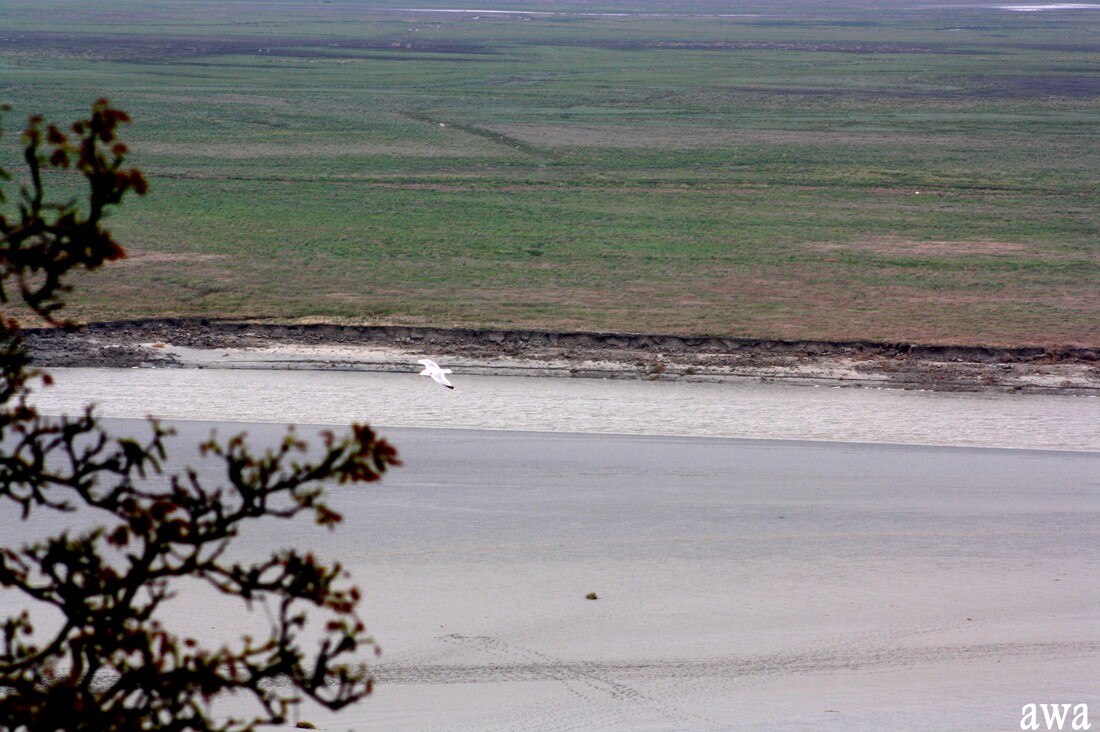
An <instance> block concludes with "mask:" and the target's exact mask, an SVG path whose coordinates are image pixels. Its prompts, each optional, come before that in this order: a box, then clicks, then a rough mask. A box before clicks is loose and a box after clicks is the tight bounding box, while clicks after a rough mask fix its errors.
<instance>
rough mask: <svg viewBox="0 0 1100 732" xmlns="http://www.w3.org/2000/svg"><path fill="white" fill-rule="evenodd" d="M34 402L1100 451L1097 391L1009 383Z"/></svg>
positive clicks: (306, 419) (161, 385)
mask: <svg viewBox="0 0 1100 732" xmlns="http://www.w3.org/2000/svg"><path fill="white" fill-rule="evenodd" d="M51 374H52V375H53V376H54V379H55V384H54V385H53V386H52V387H49V388H39V389H37V391H36V393H35V394H34V398H33V401H34V403H35V404H36V405H37V406H38V407H39V408H40V409H41V410H42V411H43V413H45V414H50V415H58V414H73V413H77V412H78V411H79V410H81V409H82V408H83V405H84V404H86V403H88V402H94V403H96V404H97V405H98V413H99V414H100V415H101V416H105V417H123V418H135V417H138V418H140V417H145V416H149V415H152V416H156V417H159V418H163V419H190V420H209V421H216V422H274V423H282V424H287V423H295V424H349V423H351V422H369V423H371V424H372V425H375V426H379V427H387V426H389V427H440V428H457V429H507V430H521V431H542V432H582V433H584V432H587V433H617V434H645V435H684V436H705V437H737V438H756V439H786V440H819V441H838V442H874V443H890V444H920V445H965V446H974V447H1007V448H1033V449H1054V450H1085V451H1100V399H1098V398H1097V397H1095V396H1062V395H1036V394H1002V393H947V392H930V391H905V390H897V389H868V388H862V389H860V388H833V387H814V386H808V385H801V384H800V385H788V384H779V383H760V382H755V381H753V382H749V381H730V382H724V383H700V382H675V381H634V380H607V379H576V378H565V377H522V376H478V375H464V374H457V375H454V376H453V377H452V378H453V381H454V383H455V384H456V389H455V390H454V391H449V390H447V389H444V388H442V387H440V386H439V385H438V384H435V383H434V382H432V381H430V380H428V379H426V378H417V377H416V372H415V371H410V373H409V374H394V373H371V372H361V371H354V372H353V371H304V370H286V371H279V370H238V369H85V368H73V369H64V368H58V369H52V370H51Z"/></svg>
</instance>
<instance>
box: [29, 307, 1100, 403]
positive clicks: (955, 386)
mask: <svg viewBox="0 0 1100 732" xmlns="http://www.w3.org/2000/svg"><path fill="white" fill-rule="evenodd" d="M23 335H24V338H25V340H26V343H27V347H28V350H29V352H30V355H31V359H32V363H33V364H34V365H35V366H39V367H46V368H48V367H65V366H69V367H106V368H135V367H139V368H243V369H303V370H355V371H380V372H397V371H408V370H410V369H412V368H418V367H417V365H416V360H417V359H418V358H423V357H431V358H434V359H435V360H437V361H446V362H447V363H446V364H445V365H447V366H449V367H451V368H454V369H456V370H459V369H460V370H461V371H462V372H464V373H474V374H494V375H501V376H504V375H509V376H568V377H576V378H613V379H645V380H654V381H657V380H677V381H735V380H757V381H764V382H784V383H802V384H814V385H826V384H827V385H832V386H848V387H877V388H893V389H924V390H933V391H954V392H975V391H995V392H1019V393H1047V394H1050V393H1059V394H1087V395H1100V349H1097V348H1075V347H1065V348H1041V347H1021V348H998V347H968V346H939V345H921V344H889V343H874V342H861V341H846V342H823V341H774V340H762V339H745V338H714V337H685V336H675V335H660V334H620V333H593V332H582V333H554V332H545V331H520V330H490V329H445V328H426V327H409V326H345V325H330V324H300V325H279V324H270V323H257V322H249V321H220V320H208V319H157V320H132V321H115V322H106V323H89V324H87V325H84V326H82V327H81V328H79V329H76V330H62V329H59V328H26V329H24V330H23Z"/></svg>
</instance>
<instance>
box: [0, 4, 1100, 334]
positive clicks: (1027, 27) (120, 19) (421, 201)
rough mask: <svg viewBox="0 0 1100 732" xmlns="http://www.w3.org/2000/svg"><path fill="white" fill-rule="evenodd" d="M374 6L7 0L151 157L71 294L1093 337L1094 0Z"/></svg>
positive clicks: (61, 92)
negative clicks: (115, 245) (114, 109)
mask: <svg viewBox="0 0 1100 732" xmlns="http://www.w3.org/2000/svg"><path fill="white" fill-rule="evenodd" d="M400 4H401V3H392V4H389V5H394V6H397V5H400ZM386 5H387V3H383V2H379V1H376V0H370V1H367V2H360V1H358V0H331V2H329V1H327V0H325V1H320V0H317V1H311V2H290V1H288V2H280V1H278V0H260V1H259V2H228V1H226V2H214V1H213V0H116V1H115V2H111V3H109V4H108V3H90V2H83V1H82V2H76V1H75V0H58V1H57V2H51V3H48V4H47V3H41V2H39V1H38V0H34V1H33V2H32V1H31V0H0V9H2V11H3V12H2V18H3V27H2V28H0V99H2V100H3V101H6V102H8V103H9V104H11V105H13V107H14V111H13V112H11V113H9V114H8V115H7V117H6V118H5V126H6V127H7V128H8V131H9V135H7V136H6V137H5V138H4V143H5V144H4V146H3V147H4V151H3V156H4V158H3V161H4V165H5V167H8V168H10V169H13V170H14V169H17V168H18V165H17V164H16V163H17V162H18V161H17V158H16V156H17V152H18V151H17V150H16V138H17V135H15V134H13V133H14V132H15V131H16V130H17V129H18V128H19V126H20V125H21V123H22V121H23V119H24V118H25V117H26V115H28V114H30V113H32V112H44V113H46V114H47V116H49V117H50V118H52V119H56V120H59V121H60V120H71V119H74V118H76V117H77V116H80V115H82V114H83V113H85V112H86V110H87V109H88V107H89V105H90V103H91V101H92V100H93V99H94V98H95V97H98V96H107V97H109V98H110V99H111V100H112V102H114V103H115V104H116V105H118V106H120V107H122V108H123V109H126V110H127V111H129V112H130V113H131V114H132V116H133V117H134V120H135V122H134V124H133V125H132V127H131V128H130V129H129V130H128V131H127V132H126V136H127V138H128V140H129V141H130V142H131V146H132V148H133V150H134V155H133V161H134V162H135V163H136V164H138V165H139V166H140V167H142V169H143V170H145V171H146V172H147V174H148V176H149V178H150V183H151V186H152V191H151V193H150V195H149V196H147V197H146V198H144V199H137V198H134V199H131V200H129V201H128V202H127V204H126V205H125V206H124V207H123V209H122V210H120V211H119V212H118V213H117V214H116V215H115V217H114V218H113V220H112V223H113V228H114V230H115V231H116V233H117V234H118V235H119V236H120V238H121V239H122V241H123V242H124V243H125V244H126V245H127V246H128V250H129V252H130V254H131V257H130V258H129V259H128V260H126V261H125V262H123V263H120V264H118V265H116V266H112V267H109V268H108V269H106V270H104V271H103V272H100V273H96V274H95V275H94V276H93V277H92V278H90V279H86V280H85V279H82V280H81V283H80V284H81V285H86V286H82V287H81V289H80V290H79V292H78V294H77V295H75V296H74V298H73V308H72V314H74V315H76V316H77V317H79V318H82V319H88V320H92V319H96V320H98V319H114V318H130V317H143V316H169V315H173V316H174V315H184V316H234V317H262V318H272V319H278V320H305V321H332V322H356V323H372V322H386V323H407V324H421V325H429V324H430V325H436V326H474V327H478V326H490V327H503V328H532V329H549V330H615V331H634V332H665V333H682V334H711V335H737V336H752V337H773V338H795V339H802V338H812V339H826V340H829V339H870V340H887V341H896V340H901V341H913V342H926V343H957V344H987V345H1022V344H1034V345H1054V344H1057V345H1089V346H1095V345H1100V208H1098V199H1097V193H1098V191H1100V145H1098V144H1097V143H1098V141H1100V53H1097V50H1098V44H1097V40H1096V39H1097V37H1098V36H1097V34H1098V32H1100V9H1097V10H1076V11H1055V10H1047V11H1039V12H1018V11H1012V10H1005V9H1002V8H998V7H995V6H993V5H990V6H988V7H977V6H975V5H973V4H959V5H958V6H957V7H949V6H940V7H938V8H937V9H928V8H927V6H925V5H922V6H920V7H918V6H917V5H916V4H915V3H914V4H912V5H907V4H904V3H894V4H877V3H876V4H874V6H875V7H872V5H871V4H864V3H859V4H856V3H851V4H844V3H839V2H819V3H809V2H806V3H804V4H801V5H800V4H798V3H796V2H791V3H788V4H779V5H777V4H774V3H768V4H764V3H755V4H754V3H752V2H743V3H741V4H738V5H731V4H729V3H722V4H717V3H709V2H707V0H700V1H699V2H694V3H675V4H673V3H671V2H669V3H664V4H661V3H658V2H651V3H649V4H646V3H637V2H634V3H623V2H611V1H608V2H599V1H598V0H573V1H570V0H556V1H555V0H549V1H548V2H546V3H539V4H537V8H538V10H539V11H540V12H537V13H536V12H530V11H532V10H533V9H534V4H533V3H530V2H524V3H518V2H513V3H508V2H501V3H488V4H485V3H478V4H476V5H475V6H474V7H476V8H481V9H482V10H481V11H479V12H427V11H424V12H414V11H411V10H393V9H386V8H385V7H383V6H386ZM433 5H434V6H436V7H449V8H450V9H451V10H456V9H461V8H464V7H467V6H463V5H460V4H452V5H450V6H446V5H444V4H443V3H439V2H436V3H429V4H428V5H418V6H416V7H419V8H428V7H432V6H433ZM107 8H109V9H107ZM486 8H489V9H497V10H508V9H514V10H524V11H528V12H526V13H524V12H513V13H490V12H485V11H484V9H486ZM627 8H629V12H626V11H625V10H624V9H627ZM920 8H923V9H920ZM670 9H673V10H675V11H676V12H675V14H671V15H670V14H664V15H662V14H659V12H660V11H669V10H670ZM624 12H625V14H621V13H624ZM719 13H720V14H721V15H719ZM9 198H10V196H9Z"/></svg>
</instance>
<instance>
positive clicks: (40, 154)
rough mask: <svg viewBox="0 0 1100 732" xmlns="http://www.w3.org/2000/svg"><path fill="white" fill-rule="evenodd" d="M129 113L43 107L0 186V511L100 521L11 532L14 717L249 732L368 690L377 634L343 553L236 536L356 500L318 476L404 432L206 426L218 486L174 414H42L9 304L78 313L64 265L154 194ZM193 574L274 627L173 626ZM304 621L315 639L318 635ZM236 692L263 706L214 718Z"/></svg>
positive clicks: (377, 451) (371, 461)
mask: <svg viewBox="0 0 1100 732" xmlns="http://www.w3.org/2000/svg"><path fill="white" fill-rule="evenodd" d="M127 122H129V118H128V116H127V115H126V114H125V113H124V112H122V111H120V110H118V109H115V108H113V107H111V106H110V104H109V103H108V102H107V101H106V100H102V99H101V100H99V101H98V102H96V103H95V104H94V105H93V107H92V112H91V116H90V117H89V118H87V119H82V120H80V121H78V122H76V123H75V124H73V125H72V126H71V127H70V128H68V130H67V131H63V130H62V129H61V128H59V127H57V126H55V125H50V124H46V123H45V122H44V120H43V119H42V118H40V117H31V118H30V121H29V124H28V126H27V128H26V130H25V131H24V132H23V136H22V141H21V142H22V144H21V147H22V150H23V158H24V160H25V162H26V166H27V170H26V182H25V183H24V184H23V185H21V186H20V187H19V191H18V196H17V197H16V200H15V201H14V206H13V205H12V204H11V203H10V202H9V201H7V200H6V199H4V198H3V190H2V188H0V204H3V206H2V208H0V301H2V302H3V303H4V304H5V305H6V306H7V308H6V312H7V313H8V314H5V315H3V316H2V317H0V512H3V513H7V514H8V515H9V516H10V515H12V513H13V512H18V514H19V516H20V517H21V519H22V521H24V522H35V521H36V520H39V521H40V520H41V519H42V518H43V514H44V513H58V512H60V513H67V512H71V513H73V514H74V515H79V516H81V517H82V518H88V517H91V518H92V519H94V520H93V521H91V523H90V525H92V526H94V528H91V529H84V530H80V529H70V530H66V531H63V532H61V533H59V534H58V535H55V536H44V537H42V538H40V539H38V540H37V541H33V542H32V543H29V544H23V545H20V546H7V545H6V543H5V540H4V537H2V536H0V599H3V598H8V599H11V598H13V597H14V598H18V602H19V607H20V608H21V609H18V610H16V611H9V610H7V609H6V608H11V606H12V604H14V603H12V604H9V603H7V602H4V603H3V604H0V729H10V730H34V731H35V732H37V731H39V730H42V731H47V730H89V731H91V730H94V731H96V732H107V731H109V730H119V731H122V730H249V729H253V728H254V727H255V726H257V725H260V724H266V723H277V722H281V721H283V720H285V719H286V717H287V715H288V713H289V712H290V711H291V708H292V706H293V705H294V704H295V703H297V702H298V701H300V700H301V698H302V697H303V696H304V697H308V698H310V699H313V700H315V701H317V702H319V703H320V704H322V705H324V706H326V707H328V708H330V709H338V708H341V707H343V706H345V705H347V704H350V703H352V702H355V701H357V700H359V699H361V698H362V697H364V696H366V695H367V694H369V693H370V691H371V680H370V677H369V674H368V672H367V668H366V666H365V665H364V664H363V663H362V660H361V659H362V656H363V653H364V651H377V648H376V647H375V646H374V645H373V641H372V640H371V639H370V638H369V636H368V635H367V634H366V631H365V629H364V626H363V623H362V622H361V620H360V618H359V616H358V614H357V606H358V603H359V599H360V595H359V591H358V589H357V588H356V587H354V586H352V585H350V584H349V580H348V578H347V576H346V573H345V572H344V571H343V570H342V569H341V567H340V565H339V564H331V565H330V564H325V563H323V562H321V561H319V560H318V559H317V558H316V557H314V556H312V555H311V554H308V553H307V554H302V553H299V552H297V551H295V550H284V551H280V552H277V553H275V554H274V555H272V556H271V557H270V558H268V559H266V560H264V561H258V562H254V563H241V562H238V561H232V560H231V559H229V556H230V554H231V552H229V551H228V550H229V548H230V546H231V544H232V542H233V540H234V538H235V537H237V536H238V534H239V531H240V530H241V528H242V525H244V524H246V523H248V522H250V521H255V520H258V519H261V518H264V517H267V518H271V519H285V520H289V519H295V518H298V517H300V516H301V515H302V514H306V517H308V516H310V515H312V517H313V519H314V520H315V521H316V522H317V523H319V524H321V525H323V526H326V527H329V528H332V527H334V526H335V525H336V524H337V523H339V521H340V520H341V516H340V515H339V514H338V513H337V512H336V511H334V510H332V509H331V508H329V507H328V506H327V505H326V503H325V501H324V495H323V491H322V484H324V483H325V482H337V483H341V484H344V483H361V482H369V481H374V480H377V479H378V478H379V477H381V475H382V474H383V473H384V472H385V470H386V469H387V467H388V466H392V465H397V464H399V462H398V460H397V454H396V452H395V450H394V449H393V447H392V446H390V445H389V444H388V443H386V442H385V441H384V440H381V439H379V438H378V437H377V436H376V435H375V433H374V432H373V431H372V430H371V429H370V428H369V427H367V426H365V425H353V426H352V428H351V430H350V434H347V435H344V436H337V435H334V434H332V433H323V434H322V436H321V442H322V444H321V446H320V447H315V448H312V449H311V448H310V447H309V446H308V445H306V444H305V443H304V442H303V441H301V440H300V439H298V438H297V437H296V435H295V433H294V432H293V431H292V430H291V431H288V432H287V434H286V437H285V439H283V440H282V442H281V443H280V444H279V445H277V446H276V447H274V448H270V449H267V450H265V451H263V452H256V451H255V450H253V449H251V448H250V447H249V446H248V444H247V442H246V440H245V439H244V436H236V437H233V438H231V439H229V440H227V441H225V442H219V441H217V440H215V439H214V438H211V440H210V441H208V442H206V443H204V444H203V445H201V446H200V450H201V452H202V454H204V455H205V456H207V457H208V458H210V459H213V460H217V461H219V464H222V465H224V479H223V480H221V481H219V482H218V483H217V484H216V485H208V484H207V483H205V482H204V480H203V479H202V478H200V476H199V474H198V472H197V471H195V470H194V469H190V468H187V469H182V470H177V471H175V472H172V471H169V470H168V468H166V467H165V466H166V461H167V457H168V438H169V437H170V435H171V434H172V432H171V430H170V429H167V428H165V427H164V426H163V425H161V424H160V423H158V422H157V421H155V420H150V422H149V425H148V430H147V434H146V435H145V436H143V437H138V438H135V437H129V436H128V437H113V436H111V435H109V434H108V433H107V432H106V431H105V430H104V428H103V426H102V425H101V424H100V422H99V420H98V419H97V417H96V415H95V413H94V411H93V409H92V408H91V407H89V408H87V409H86V410H85V411H84V413H83V414H82V415H80V416H77V417H67V418H46V417H43V416H41V415H39V414H38V413H37V412H36V410H35V409H34V408H33V406H31V403H30V401H29V399H28V396H29V394H30V392H31V390H32V389H33V388H40V386H41V387H44V386H48V384H49V383H50V380H49V376H48V375H46V374H43V373H39V372H38V371H36V370H34V369H32V368H31V367H30V364H29V361H28V357H27V355H26V352H25V350H24V347H23V344H22V341H21V338H20V335H19V324H18V322H17V321H16V319H15V318H14V317H13V316H12V315H11V312H12V310H13V308H15V306H16V305H20V304H21V305H25V307H26V308H28V309H29V310H30V312H31V313H33V314H35V315H37V316H38V317H40V318H43V319H45V320H46V321H48V322H50V323H53V324H55V325H57V326H59V327H71V324H69V323H66V322H64V321H63V320H62V319H61V318H60V317H59V315H60V310H61V309H62V307H63V305H64V299H63V297H64V295H65V293H66V292H68V290H69V286H68V284H67V278H68V276H69V275H70V274H71V273H72V272H73V271H74V270H81V269H82V270H94V269H96V268H97V267H100V266H101V265H103V264H104V263H105V262H109V261H111V260H116V259H119V258H121V257H124V256H125V253H124V251H123V249H122V247H121V246H120V245H119V244H118V242H116V241H115V240H114V239H113V237H112V236H111V234H110V232H109V231H108V230H107V229H106V228H105V227H104V217H105V216H106V215H107V213H108V212H109V211H110V210H111V209H112V208H113V207H115V206H117V205H118V204H119V203H120V202H121V201H122V200H123V198H124V197H125V196H127V195H128V194H129V193H130V192H131V191H132V192H133V193H134V194H137V195H144V194H145V193H146V181H145V178H144V177H143V176H142V174H141V172H140V171H139V170H138V169H137V168H134V167H128V166H127V156H128V153H129V151H128V149H127V147H126V145H125V144H123V143H122V142H121V141H120V140H119V138H118V134H119V128H120V126H121V125H123V124H125V123H127ZM0 176H2V181H6V182H8V184H9V185H10V182H11V181H12V177H11V175H10V174H9V173H8V172H7V171H3V170H0ZM61 176H76V178H75V180H76V181H78V182H79V183H80V185H81V186H82V190H83V191H84V193H83V194H81V195H80V196H78V197H76V198H73V199H72V200H53V199H51V198H50V197H49V196H48V195H47V183H52V182H53V181H55V180H60V177H61ZM10 208H14V211H11V210H9V209H10ZM76 523H77V525H85V524H86V523H87V522H86V521H79V522H76ZM184 579H187V580H193V581H198V582H201V583H203V584H204V585H206V586H207V587H209V588H212V589H213V590H215V591H216V592H217V593H219V596H222V597H224V598H226V601H227V602H235V603H244V604H245V606H246V607H253V606H262V608H263V609H264V610H265V611H266V615H264V616H263V617H265V618H266V623H265V624H266V626H267V628H266V637H259V638H251V637H247V636H242V637H241V638H240V639H239V641H232V642H229V643H226V644H223V645H220V646H218V647H215V648H210V647H207V646H205V645H204V644H203V643H202V642H200V641H199V640H197V639H195V638H191V637H180V636H178V635H176V634H174V633H173V632H172V631H171V629H169V628H168V627H166V626H165V625H164V624H163V622H162V621H163V618H162V617H161V615H162V613H163V610H164V604H165V603H166V602H167V601H168V600H169V599H170V598H171V597H173V594H174V592H175V590H174V587H176V586H177V583H179V582H180V581H181V580H184ZM24 608H25V609H24ZM158 611H160V612H158ZM318 617H320V621H318ZM41 618H46V621H45V622H42V621H40V619H41ZM307 620H308V622H309V625H310V627H311V628H313V627H315V626H317V627H319V628H320V631H321V632H320V637H319V638H317V637H314V638H313V640H312V641H307V640H306V639H305V630H306V626H307ZM36 626H38V627H36ZM43 626H47V627H43ZM227 693H238V694H241V693H243V694H244V695H246V696H248V697H251V699H252V700H254V704H253V705H252V706H251V708H252V709H253V710H254V711H250V712H248V713H247V714H243V715H240V716H238V717H236V718H215V717H214V715H213V714H212V713H211V711H210V703H211V701H212V700H214V699H216V698H218V697H220V696H222V695H225V694H227ZM238 698H239V696H238Z"/></svg>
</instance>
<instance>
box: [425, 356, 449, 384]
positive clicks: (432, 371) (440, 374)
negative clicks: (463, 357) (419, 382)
mask: <svg viewBox="0 0 1100 732" xmlns="http://www.w3.org/2000/svg"><path fill="white" fill-rule="evenodd" d="M417 363H422V364H424V370H423V371H421V372H420V374H419V376H430V377H432V378H433V379H435V380H436V381H438V382H439V383H440V384H443V386H445V387H447V388H448V389H453V388H454V386H452V385H451V382H449V381H447V377H446V376H445V374H449V373H451V370H450V369H441V368H439V364H437V363H436V362H435V361H433V360H431V359H430V358H422V359H420V360H419V361H417Z"/></svg>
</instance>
